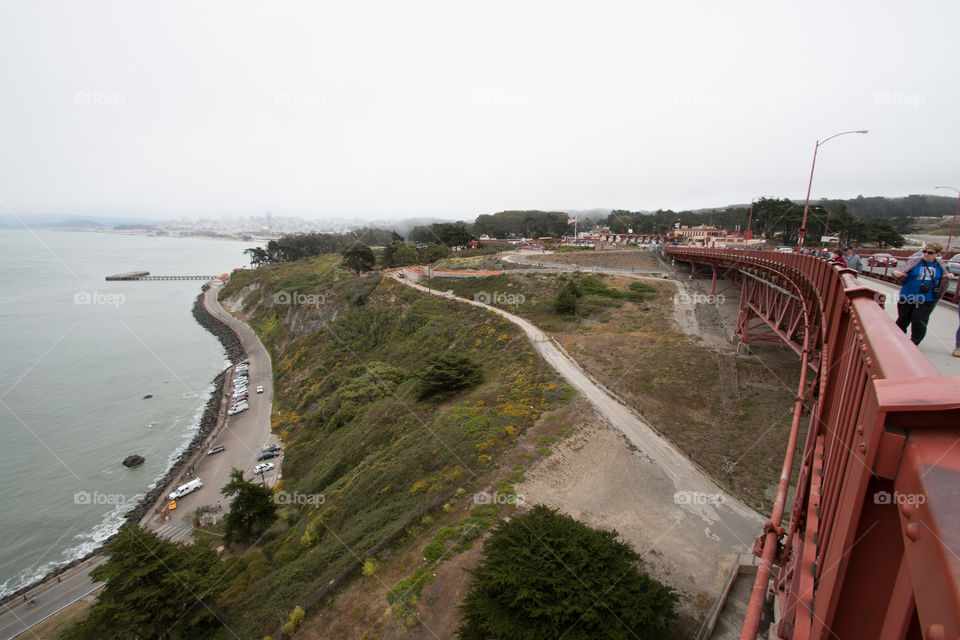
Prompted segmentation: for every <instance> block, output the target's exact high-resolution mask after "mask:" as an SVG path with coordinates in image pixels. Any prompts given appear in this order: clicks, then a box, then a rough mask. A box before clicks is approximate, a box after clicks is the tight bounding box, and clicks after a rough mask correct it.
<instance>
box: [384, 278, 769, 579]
mask: <svg viewBox="0 0 960 640" xmlns="http://www.w3.org/2000/svg"><path fill="white" fill-rule="evenodd" d="M396 280H397V281H398V282H401V283H403V284H406V285H407V286H410V287H414V288H417V289H419V290H421V291H424V292H426V293H431V294H433V295H437V296H441V297H446V298H452V299H456V300H458V301H461V302H465V303H467V304H472V305H474V306H478V307H483V308H485V309H488V310H490V311H492V312H494V313H497V314H500V315H501V316H503V317H504V318H506V319H507V320H509V321H510V322H513V323H514V324H516V325H517V326H519V327H520V328H522V329H523V330H524V332H525V333H526V334H527V338H528V339H529V340H530V342H531V343H532V344H533V347H534V348H535V349H536V350H537V352H538V353H539V354H540V355H541V356H542V357H543V358H544V360H546V361H547V362H548V363H549V364H550V365H551V366H552V367H553V368H554V369H556V370H557V372H558V373H560V375H562V376H563V377H564V378H565V379H566V380H567V381H568V382H569V383H570V384H571V385H573V386H574V387H575V388H576V389H577V390H578V391H580V393H582V394H583V395H584V396H585V397H586V398H587V399H588V400H589V401H590V402H591V403H592V404H593V405H594V407H596V409H597V411H599V412H600V414H601V415H603V416H604V417H605V418H606V419H607V420H608V421H609V422H610V424H611V425H613V427H614V428H616V429H618V430H620V431H621V432H622V433H623V434H624V435H626V437H627V438H628V439H629V440H630V442H631V443H632V444H633V445H634V446H636V447H637V448H638V449H640V450H641V451H642V452H643V453H644V454H645V455H646V456H647V457H648V458H649V460H650V464H648V465H644V466H643V467H642V472H641V473H642V475H643V477H641V478H638V479H637V485H638V486H641V487H643V488H644V490H643V491H642V492H640V493H639V494H638V495H637V513H639V514H642V515H643V516H644V517H645V518H647V519H648V520H649V524H650V530H662V529H663V528H664V524H665V523H667V524H669V525H670V528H669V529H668V531H669V535H664V536H662V537H661V538H660V540H658V541H657V543H656V544H655V545H654V547H653V551H655V552H657V553H662V554H664V555H668V556H670V557H673V558H677V559H678V562H681V563H682V566H683V568H684V570H685V571H686V572H687V575H690V576H694V577H695V578H696V579H697V581H698V582H699V583H700V584H701V585H703V584H710V582H711V581H712V580H713V579H714V574H715V573H716V566H717V563H718V562H726V560H723V559H724V558H727V559H729V558H732V557H733V555H734V554H737V553H740V552H743V551H746V550H749V549H750V548H751V547H752V545H753V541H754V539H755V538H756V536H757V535H759V533H760V531H761V527H762V526H763V523H764V522H765V518H764V517H763V516H761V515H760V514H758V513H757V512H755V511H754V510H753V509H751V508H750V507H748V506H747V505H745V504H744V503H743V502H741V501H740V500H738V499H737V498H735V497H733V496H732V495H730V494H728V493H726V492H725V491H724V490H723V489H721V488H720V487H719V486H717V485H716V483H714V482H713V480H712V479H711V478H710V477H709V476H707V475H706V474H705V473H704V472H703V471H702V470H701V469H700V468H699V467H697V466H696V465H695V464H694V463H693V462H692V461H690V459H689V458H687V457H686V456H685V455H683V454H682V453H681V452H680V451H679V450H678V449H676V448H675V447H674V446H673V445H672V444H671V443H670V442H668V441H667V440H665V439H663V438H662V437H661V436H660V435H659V434H657V433H656V432H655V431H654V430H653V429H652V428H651V427H650V425H648V424H647V423H646V422H644V420H643V419H642V418H640V416H639V415H637V414H636V413H634V412H633V410H631V409H629V408H628V407H626V406H624V405H623V404H621V403H620V402H618V401H617V400H616V399H615V398H614V397H612V396H611V395H610V394H608V393H607V392H606V391H605V390H604V389H603V388H602V387H601V386H600V385H598V384H597V383H596V382H594V381H593V380H592V379H591V378H590V377H589V376H588V375H587V374H586V372H584V371H583V370H582V369H581V368H580V367H579V366H578V365H577V364H576V363H575V362H573V361H572V360H571V359H569V358H568V357H567V356H566V355H565V354H564V353H563V352H562V351H561V350H560V349H559V348H558V346H557V345H556V344H554V342H552V341H551V340H550V338H549V337H548V336H547V335H546V334H544V333H543V332H542V331H541V330H540V329H538V328H537V327H535V326H534V325H532V324H531V323H529V322H528V321H526V320H524V319H523V318H520V317H519V316H515V315H513V314H511V313H508V312H506V311H503V310H502V309H498V308H496V307H493V306H490V305H486V304H483V303H482V302H477V301H474V300H467V299H465V298H459V297H457V296H453V295H451V294H448V293H442V292H439V291H435V290H432V289H428V288H426V287H423V286H420V285H416V284H413V283H411V282H409V281H407V280H405V279H403V278H396Z"/></svg>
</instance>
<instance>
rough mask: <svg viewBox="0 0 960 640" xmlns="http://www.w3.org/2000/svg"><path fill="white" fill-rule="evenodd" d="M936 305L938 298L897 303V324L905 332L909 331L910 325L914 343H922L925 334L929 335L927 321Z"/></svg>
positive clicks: (911, 338)
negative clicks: (927, 300)
mask: <svg viewBox="0 0 960 640" xmlns="http://www.w3.org/2000/svg"><path fill="white" fill-rule="evenodd" d="M935 306H937V301H936V300H931V301H929V302H898V303H897V326H898V327H900V330H901V331H903V332H904V333H906V332H907V327H910V340H911V341H912V342H913V344H920V341H921V340H923V336H925V335H927V323H928V322H929V321H930V314H931V313H933V308H934V307H935Z"/></svg>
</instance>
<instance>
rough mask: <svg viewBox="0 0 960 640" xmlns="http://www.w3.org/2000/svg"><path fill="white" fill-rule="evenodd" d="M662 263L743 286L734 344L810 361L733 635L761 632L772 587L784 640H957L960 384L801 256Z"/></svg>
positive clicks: (854, 286)
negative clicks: (743, 612)
mask: <svg viewBox="0 0 960 640" xmlns="http://www.w3.org/2000/svg"><path fill="white" fill-rule="evenodd" d="M666 253H667V255H669V256H671V257H672V258H674V259H675V260H677V261H682V262H689V263H690V264H691V265H695V269H701V270H702V269H704V268H712V269H714V270H715V273H716V270H717V269H720V270H722V271H723V272H724V273H725V274H726V278H728V279H734V280H737V281H738V282H739V284H740V289H741V297H740V315H739V319H738V322H737V329H736V331H737V335H738V337H739V338H740V339H741V340H743V341H744V342H747V343H749V342H772V341H774V340H776V341H778V342H784V343H786V344H787V345H789V346H790V347H791V348H793V349H794V350H795V351H797V353H798V354H800V356H801V359H802V360H803V362H804V365H805V366H804V367H803V373H802V377H801V381H800V387H799V390H798V392H797V401H796V404H795V406H794V410H793V424H792V426H791V431H790V436H789V441H788V445H787V451H786V453H785V455H784V465H783V470H782V473H781V477H780V483H779V485H778V492H777V499H776V502H775V503H774V507H773V512H772V515H771V518H770V521H769V522H768V523H767V524H766V526H765V527H764V530H763V532H762V533H761V535H760V537H759V538H758V539H757V542H756V544H755V546H754V553H756V554H757V555H758V556H760V558H761V560H760V566H759V570H758V571H757V580H756V583H755V584H754V590H753V597H752V599H751V602H750V608H749V610H748V612H747V616H746V619H745V621H744V627H743V631H742V635H741V639H742V640H743V639H748V640H753V639H754V638H755V637H756V635H757V631H758V628H759V620H760V613H761V608H762V606H763V604H764V601H765V599H766V596H767V592H768V590H769V589H770V584H769V582H770V579H771V577H772V578H773V591H774V595H775V597H776V600H777V605H778V606H779V613H780V619H779V623H778V624H777V627H776V633H777V635H778V637H780V638H786V639H793V640H807V639H809V638H817V639H821V638H822V639H827V638H840V639H843V640H850V639H860V638H863V639H870V640H874V639H877V638H880V639H884V640H887V639H890V640H893V639H903V638H911V639H912V638H917V639H919V638H927V639H928V640H939V639H944V640H946V639H951V640H956V639H958V638H960V377H957V376H944V375H941V374H940V373H939V372H938V371H937V370H936V369H935V368H934V367H933V365H932V364H930V362H929V361H928V360H927V359H926V357H925V356H924V355H923V354H922V353H921V352H920V350H919V349H918V348H917V347H916V346H915V345H914V344H913V343H912V342H910V341H909V340H908V339H907V337H906V336H905V335H904V333H903V332H902V331H900V330H899V329H898V328H897V327H896V325H894V323H893V321H892V320H891V319H890V318H889V317H888V316H887V315H886V313H885V312H884V311H883V309H882V308H881V306H880V305H879V304H877V302H878V300H879V299H881V298H880V297H879V296H878V294H877V293H876V292H875V291H873V290H872V289H869V288H867V287H864V286H862V285H861V284H860V282H859V281H858V280H857V278H856V274H855V273H854V272H853V271H851V270H848V269H841V268H838V267H836V266H834V265H831V264H829V263H828V262H826V261H825V260H821V259H818V258H813V257H810V256H805V255H797V254H774V253H770V252H756V251H737V250H720V249H692V248H686V247H668V248H667V249H666ZM808 365H809V366H808ZM808 371H809V378H810V379H809V381H808V379H807V377H808ZM807 415H809V422H808V424H807V432H806V437H805V445H804V449H803V456H802V458H801V460H802V462H801V467H800V470H799V476H798V480H797V485H796V491H795V495H794V500H793V505H792V509H791V511H790V517H789V522H788V523H787V525H786V527H784V525H783V522H782V520H783V515H784V512H785V508H786V494H787V488H788V485H789V481H790V477H791V473H792V463H793V458H794V451H795V448H796V445H797V443H798V441H799V437H800V428H799V427H800V422H801V416H807Z"/></svg>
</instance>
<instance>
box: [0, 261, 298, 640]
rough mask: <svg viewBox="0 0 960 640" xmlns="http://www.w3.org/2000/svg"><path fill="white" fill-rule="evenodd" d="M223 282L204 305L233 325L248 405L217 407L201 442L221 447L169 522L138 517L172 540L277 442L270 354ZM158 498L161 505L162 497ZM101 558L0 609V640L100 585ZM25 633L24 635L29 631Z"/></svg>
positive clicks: (186, 533)
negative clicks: (233, 308) (217, 419)
mask: <svg viewBox="0 0 960 640" xmlns="http://www.w3.org/2000/svg"><path fill="white" fill-rule="evenodd" d="M222 286H223V285H222V283H221V282H220V281H219V280H215V281H214V283H213V284H212V285H211V286H210V287H209V288H208V290H207V292H206V294H205V296H204V305H205V306H206V307H207V310H208V311H209V312H210V313H211V314H212V315H214V316H216V317H217V318H219V319H220V320H221V321H223V322H225V323H227V324H229V325H230V326H231V327H233V329H234V330H235V331H236V332H237V335H238V336H239V337H240V341H241V343H242V344H243V347H244V350H245V351H246V353H247V358H248V360H249V361H250V369H249V377H250V382H249V384H250V390H251V394H250V408H249V409H248V410H247V411H244V412H243V413H240V414H237V415H235V416H229V417H227V416H225V415H224V414H225V412H226V409H227V408H228V407H221V418H225V419H223V420H221V423H220V424H218V426H217V427H216V428H215V430H214V435H213V437H212V438H210V440H209V442H208V443H206V444H207V445H208V446H212V445H214V444H222V445H223V446H224V449H225V450H224V452H223V453H218V454H216V455H213V456H207V455H203V454H198V461H197V462H196V464H195V470H194V477H199V478H200V479H202V480H203V484H204V486H203V488H202V489H200V490H199V491H195V492H194V493H192V494H190V495H187V496H185V497H184V498H182V499H181V500H179V501H178V502H177V504H178V508H177V510H176V511H173V512H171V516H173V517H171V518H170V519H169V520H167V521H164V520H163V518H162V516H158V515H157V514H155V513H154V512H153V510H151V511H149V512H148V514H147V515H146V516H145V517H144V518H143V520H141V522H140V524H141V526H146V527H149V528H150V529H152V530H154V531H156V532H157V533H159V534H160V535H162V536H164V537H166V538H168V539H170V540H174V541H177V542H189V541H190V539H191V534H192V531H193V526H192V523H191V517H190V516H191V514H192V513H193V511H194V510H195V509H196V508H197V507H200V506H203V505H210V506H214V507H215V506H216V503H217V500H222V501H223V509H224V512H226V510H227V507H228V504H229V501H228V500H227V499H225V498H223V496H221V495H220V488H221V487H223V485H225V484H226V483H227V482H228V481H229V478H230V471H231V468H233V467H236V468H238V469H242V470H243V471H244V477H245V478H247V479H248V480H255V479H259V476H254V474H253V466H254V465H255V464H256V459H257V456H258V455H259V453H260V449H261V448H262V447H263V446H264V445H265V444H267V443H273V444H278V441H277V439H276V438H275V437H273V436H272V435H271V433H270V414H271V408H272V405H273V372H272V367H271V362H270V354H269V353H268V352H267V350H266V349H265V348H264V346H263V344H262V343H261V342H260V339H259V338H258V337H257V335H256V333H254V332H253V330H252V329H251V328H250V327H248V326H247V325H246V324H245V323H243V322H242V321H241V320H239V319H237V318H236V317H234V316H233V315H232V314H230V313H228V312H227V311H226V310H225V309H223V307H222V306H221V305H220V303H219V302H218V301H217V294H218V293H219V292H220V290H221V289H222ZM231 377H232V376H231ZM257 385H263V393H262V394H258V393H256V392H255V390H256V388H257ZM228 395H229V392H228ZM224 402H229V400H228V399H227V400H224ZM281 460H282V456H281V457H280V458H274V459H273V460H271V462H273V463H274V464H275V465H276V468H275V469H273V470H272V471H271V472H270V473H269V474H266V476H265V479H266V481H267V484H268V485H272V484H273V483H275V482H276V480H277V479H278V478H279V473H280V461H281ZM187 480H188V478H185V477H184V478H181V479H179V480H178V481H177V482H176V483H174V486H173V487H170V488H168V489H167V492H169V491H172V490H173V489H174V488H176V485H179V484H182V483H183V482H186V481H187ZM161 502H162V503H163V504H166V500H163V501H161ZM180 514H182V515H180ZM105 561H106V558H105V557H104V556H102V555H97V556H94V557H92V558H90V559H89V560H87V561H85V562H83V563H81V564H79V565H77V566H75V567H72V568H70V569H68V570H67V571H65V572H64V573H62V574H61V575H60V579H59V581H58V579H57V578H52V579H48V580H46V581H45V582H43V583H41V584H39V585H37V586H36V587H34V588H33V589H31V590H30V591H29V592H27V599H28V600H29V599H30V598H36V600H37V604H36V605H35V606H30V607H28V606H27V603H26V602H24V601H23V599H22V597H21V598H19V599H16V600H12V601H10V602H8V603H7V604H5V605H3V606H2V607H0V640H10V639H11V638H14V637H16V636H17V635H19V634H22V633H24V632H25V631H27V630H28V629H29V628H30V627H32V626H33V625H36V624H39V623H40V622H42V621H43V620H45V619H47V618H49V617H50V616H52V615H54V614H55V613H57V612H58V611H60V610H61V609H63V608H65V607H67V606H69V605H71V604H73V603H74V602H76V601H77V600H80V599H81V598H83V597H84V596H85V595H87V594H89V593H92V592H94V591H96V590H97V589H99V588H100V587H101V586H102V583H97V582H94V581H93V580H92V579H91V578H90V571H92V570H93V569H94V568H96V567H97V566H99V565H100V564H101V563H103V562H105ZM24 637H29V634H26V635H25V636H24Z"/></svg>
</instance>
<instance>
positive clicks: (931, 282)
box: [893, 242, 956, 344]
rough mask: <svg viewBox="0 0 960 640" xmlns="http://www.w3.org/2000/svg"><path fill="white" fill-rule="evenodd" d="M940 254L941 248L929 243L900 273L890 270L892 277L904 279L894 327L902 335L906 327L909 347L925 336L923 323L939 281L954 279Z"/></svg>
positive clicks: (939, 245) (939, 283)
mask: <svg viewBox="0 0 960 640" xmlns="http://www.w3.org/2000/svg"><path fill="white" fill-rule="evenodd" d="M941 251H943V246H942V245H941V244H940V243H938V242H931V243H929V244H927V246H925V247H924V248H923V252H922V253H921V254H920V256H917V257H913V258H910V259H909V260H907V263H906V264H905V265H904V267H903V270H900V269H894V271H893V275H894V277H896V278H904V281H903V286H901V287H900V295H899V297H898V299H897V326H898V327H900V330H901V331H903V332H904V333H906V332H907V327H910V340H911V341H912V342H913V344H920V342H921V341H922V340H923V337H924V336H925V335H926V334H927V323H928V322H929V321H930V314H931V313H932V312H933V308H934V307H935V306H936V305H937V300H938V295H937V294H938V288H939V287H940V286H941V280H944V279H947V280H950V279H953V278H955V277H956V276H954V275H953V274H952V273H950V272H949V271H947V266H946V265H945V264H944V262H943V259H941V258H940V252H941ZM943 286H946V285H945V284H944V285H943ZM940 291H942V289H940Z"/></svg>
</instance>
